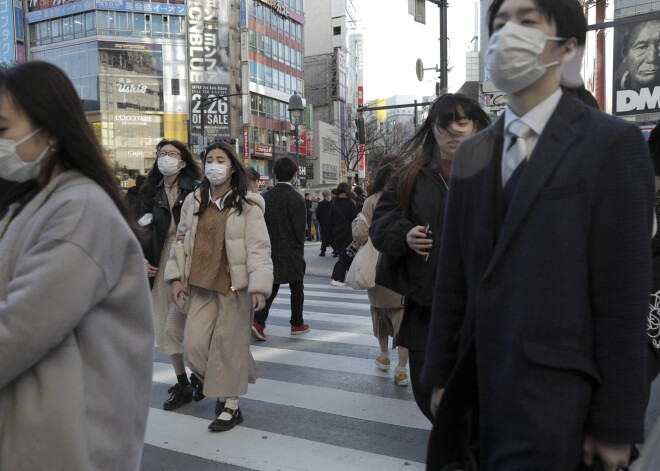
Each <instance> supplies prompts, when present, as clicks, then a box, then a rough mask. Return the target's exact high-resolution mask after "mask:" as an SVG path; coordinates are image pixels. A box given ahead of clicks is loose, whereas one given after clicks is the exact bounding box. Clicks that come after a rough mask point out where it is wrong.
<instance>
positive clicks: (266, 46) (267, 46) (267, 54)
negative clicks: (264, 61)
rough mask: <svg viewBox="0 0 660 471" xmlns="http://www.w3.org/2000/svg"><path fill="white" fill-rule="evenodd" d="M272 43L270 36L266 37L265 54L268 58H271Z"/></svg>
mask: <svg viewBox="0 0 660 471" xmlns="http://www.w3.org/2000/svg"><path fill="white" fill-rule="evenodd" d="M270 42H271V39H270V38H269V37H268V36H264V52H265V53H266V57H271V54H270Z"/></svg>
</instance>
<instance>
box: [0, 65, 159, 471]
mask: <svg viewBox="0 0 660 471" xmlns="http://www.w3.org/2000/svg"><path fill="white" fill-rule="evenodd" d="M45 78H47V79H45ZM0 178H2V179H5V180H9V181H12V182H15V183H17V185H15V186H13V188H11V193H10V194H8V195H5V196H6V197H4V198H3V199H2V206H1V207H0V217H1V218H2V219H1V220H0V260H1V262H0V411H1V412H0V415H1V417H2V418H1V419H0V469H31V470H45V469H51V468H52V467H53V466H54V465H55V464H56V466H57V468H58V469H104V468H107V467H108V463H112V466H113V467H115V468H117V469H126V470H137V469H138V468H139V466H140V456H141V451H142V445H143V441H144V433H145V427H146V419H147V412H148V409H149V392H150V388H151V381H152V366H153V339H154V337H153V323H152V315H151V300H150V296H149V285H148V282H147V274H146V271H145V267H144V259H143V256H142V249H141V247H140V243H139V241H138V239H137V237H136V234H137V233H139V232H140V229H139V227H138V225H137V224H136V222H135V219H134V216H133V213H132V211H131V210H130V209H129V207H128V205H127V204H126V203H125V201H124V199H123V198H122V196H121V194H120V192H119V188H118V185H117V181H116V179H115V177H114V176H113V174H112V172H111V170H110V167H109V166H108V165H107V163H106V161H105V159H104V157H103V153H102V151H101V148H100V146H99V143H98V140H97V139H96V136H95V135H94V132H93V130H92V127H91V125H90V124H89V123H88V122H87V119H86V117H85V112H84V111H83V107H82V104H81V101H80V99H79V98H78V95H77V94H76V91H75V89H74V88H73V85H72V84H71V81H70V80H69V79H68V78H67V77H66V75H65V74H64V72H62V71H61V70H60V69H59V68H57V67H55V66H54V65H51V64H48V63H45V62H27V63H24V64H20V65H18V66H16V67H13V68H11V69H9V70H6V71H4V72H0ZM3 190H4V189H3Z"/></svg>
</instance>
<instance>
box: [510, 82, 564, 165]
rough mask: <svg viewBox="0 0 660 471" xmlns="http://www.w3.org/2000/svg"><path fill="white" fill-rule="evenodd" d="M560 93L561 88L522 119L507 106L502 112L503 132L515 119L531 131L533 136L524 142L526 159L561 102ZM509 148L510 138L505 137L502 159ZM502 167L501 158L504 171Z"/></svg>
mask: <svg viewBox="0 0 660 471" xmlns="http://www.w3.org/2000/svg"><path fill="white" fill-rule="evenodd" d="M562 93H563V92H562V90H561V87H560V88H558V89H557V91H556V92H555V93H553V94H552V95H550V96H549V97H548V98H546V99H545V100H544V101H542V102H541V103H539V104H538V105H536V106H535V107H534V108H532V109H531V110H529V111H528V112H527V113H526V114H525V116H523V117H522V118H521V117H519V116H517V115H516V113H514V112H513V110H512V109H511V108H509V106H508V105H507V107H506V110H505V112H504V130H505V131H506V130H507V129H509V124H511V122H512V121H514V120H516V119H519V120H521V121H522V122H523V123H525V124H526V125H527V126H529V127H530V128H531V130H532V131H534V135H533V136H531V137H530V138H529V139H526V140H525V143H526V144H527V154H528V158H529V157H531V156H532V153H533V152H534V147H536V143H537V142H538V141H539V137H540V136H541V134H542V133H543V130H544V129H545V126H546V125H547V124H548V121H550V118H551V117H552V113H554V112H555V109H557V105H559V100H561V96H562ZM510 146H511V136H510V135H505V136H504V150H503V157H504V156H506V151H507V149H508V148H509V147H510ZM504 165H505V159H504V158H503V159H502V166H503V167H502V168H503V169H504Z"/></svg>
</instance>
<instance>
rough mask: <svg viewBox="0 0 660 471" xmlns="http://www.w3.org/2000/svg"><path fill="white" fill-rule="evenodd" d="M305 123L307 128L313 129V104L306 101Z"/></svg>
mask: <svg viewBox="0 0 660 471" xmlns="http://www.w3.org/2000/svg"><path fill="white" fill-rule="evenodd" d="M305 125H306V126H307V129H308V130H309V129H312V130H313V129H314V105H312V104H311V103H307V105H305Z"/></svg>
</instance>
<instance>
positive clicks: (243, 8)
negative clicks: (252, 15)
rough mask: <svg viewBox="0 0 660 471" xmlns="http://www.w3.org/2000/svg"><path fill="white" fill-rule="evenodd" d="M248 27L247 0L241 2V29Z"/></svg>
mask: <svg viewBox="0 0 660 471" xmlns="http://www.w3.org/2000/svg"><path fill="white" fill-rule="evenodd" d="M247 27H248V22H247V0H241V28H247Z"/></svg>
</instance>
